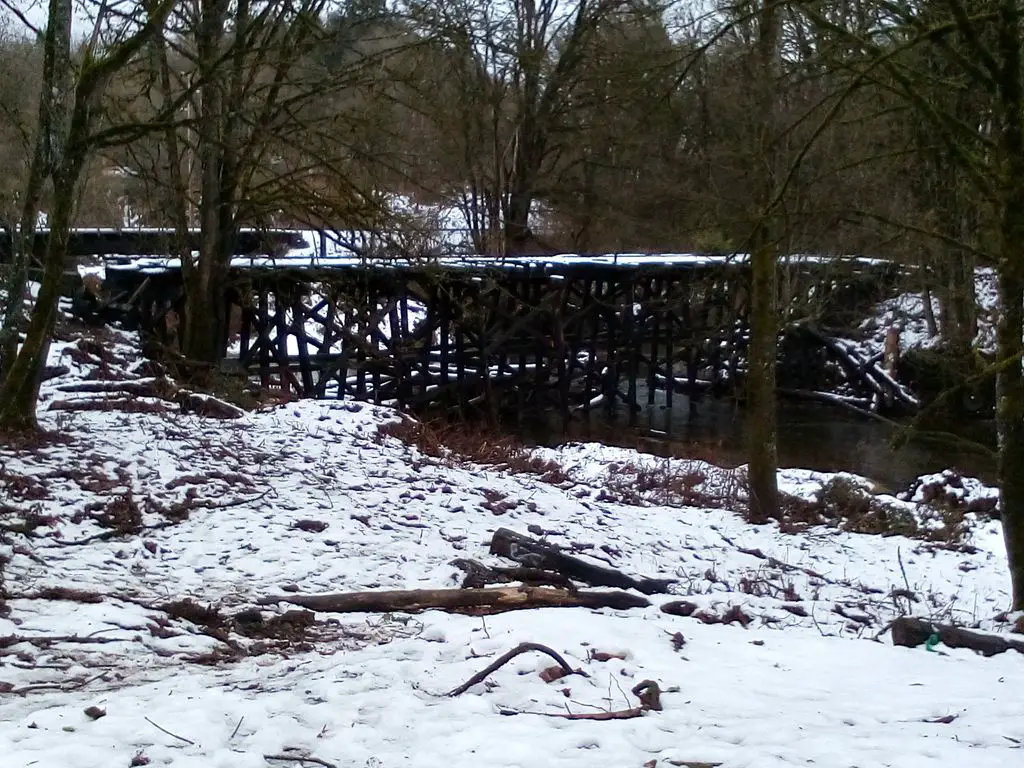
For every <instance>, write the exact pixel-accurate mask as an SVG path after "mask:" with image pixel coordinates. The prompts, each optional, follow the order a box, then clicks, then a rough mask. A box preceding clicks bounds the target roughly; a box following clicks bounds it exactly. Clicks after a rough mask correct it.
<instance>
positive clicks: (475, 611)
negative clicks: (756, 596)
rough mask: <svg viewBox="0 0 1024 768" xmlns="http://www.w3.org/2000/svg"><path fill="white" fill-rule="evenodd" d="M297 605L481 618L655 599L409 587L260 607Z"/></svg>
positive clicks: (265, 601)
mask: <svg viewBox="0 0 1024 768" xmlns="http://www.w3.org/2000/svg"><path fill="white" fill-rule="evenodd" d="M273 603H292V604H293V605H301V606H302V607H303V608H308V609H309V610H311V611H323V612H326V613H364V612H365V613H389V612H391V611H400V612H402V613H418V612H419V611H427V610H430V609H438V610H442V611H449V612H450V613H464V614H469V615H473V616H480V615H486V614H492V613H503V612H504V611H517V610H522V609H524V608H615V609H619V610H623V609H626V608H645V607H647V606H648V605H650V603H649V602H648V601H647V600H645V599H644V598H642V597H640V596H638V595H631V594H630V593H628V592H569V591H566V590H562V589H544V588H541V587H503V588H499V589H407V590H392V591H384V592H342V593H337V594H327V595H273V596H270V597H264V598H261V599H260V600H259V604H260V605H271V604H273Z"/></svg>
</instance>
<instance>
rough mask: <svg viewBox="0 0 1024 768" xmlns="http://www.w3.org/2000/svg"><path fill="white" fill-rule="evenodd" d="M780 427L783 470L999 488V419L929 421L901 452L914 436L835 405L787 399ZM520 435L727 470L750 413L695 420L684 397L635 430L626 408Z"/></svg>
mask: <svg viewBox="0 0 1024 768" xmlns="http://www.w3.org/2000/svg"><path fill="white" fill-rule="evenodd" d="M660 394H661V393H659V395H660ZM641 400H642V401H643V400H645V398H642V399H641ZM778 424H779V430H778V434H779V439H778V449H779V464H780V466H783V467H804V468H807V469H815V470H820V471H825V472H835V471H846V472H853V473H855V474H858V475H863V476H865V477H867V478H870V479H871V480H873V481H874V482H875V483H876V484H877V485H878V486H879V487H881V488H882V489H885V490H888V491H890V492H895V491H899V490H902V489H904V488H906V487H907V486H908V485H909V484H910V483H911V482H912V481H913V480H914V479H915V478H917V477H918V476H920V475H923V474H927V473H930V472H939V471H941V470H944V469H956V470H957V471H959V472H961V473H963V474H965V475H971V476H974V477H978V478H980V479H982V480H983V481H985V482H989V483H994V482H995V472H996V463H995V458H994V454H993V450H994V446H995V438H994V428H993V425H992V422H991V421H981V420H979V421H971V422H961V423H958V424H955V425H944V426H941V427H940V426H938V425H936V424H935V423H934V422H932V423H929V422H927V421H922V423H921V424H920V425H919V426H918V427H917V428H916V429H912V430H909V437H908V439H907V440H906V441H904V444H903V445H901V446H900V447H899V448H896V447H894V440H895V439H896V438H897V437H898V436H899V435H900V434H901V433H904V434H905V433H907V432H908V430H906V429H904V428H900V427H896V426H893V425H892V424H889V423H885V422H883V421H879V420H875V419H871V418H867V417H863V416H858V415H856V414H852V413H848V412H846V411H843V410H840V409H839V408H836V407H834V406H828V405H821V404H816V403H805V402H794V401H782V402H780V403H779V406H778ZM519 431H520V433H521V437H522V438H523V439H525V440H527V441H529V442H533V443H536V444H541V445H549V446H550V445H558V444H562V443H566V442H579V441H596V442H601V443H606V444H609V445H618V446H623V447H629V448H637V449H639V450H641V451H644V452H647V453H654V454H657V455H660V456H676V457H692V458H702V459H707V460H709V461H713V462H714V463H716V464H719V465H722V466H737V465H739V464H744V463H746V449H745V441H746V425H745V414H744V411H743V408H742V407H741V406H740V405H739V404H738V403H736V402H735V401H732V400H726V399H717V400H716V399H711V398H704V399H702V400H701V401H700V402H699V403H698V404H697V409H696V412H695V413H692V414H691V412H690V409H689V407H688V404H687V401H686V398H685V396H680V395H677V396H676V397H675V398H674V402H673V408H672V409H671V410H670V409H667V408H664V407H663V404H660V403H658V402H656V403H655V404H654V405H653V406H646V405H645V406H644V407H643V409H642V410H641V411H640V412H639V413H637V414H636V418H635V419H634V420H633V423H632V424H631V423H630V419H629V418H628V414H627V413H626V412H625V411H624V410H623V409H621V408H620V409H618V410H617V411H616V412H615V413H613V414H612V415H611V416H609V415H608V414H607V413H606V412H605V411H604V409H600V408H598V409H596V410H594V411H592V412H591V413H590V414H589V415H585V414H582V413H578V414H577V415H576V416H575V417H574V418H573V419H572V420H571V421H570V422H569V423H568V424H563V422H562V421H561V420H560V419H557V418H551V419H546V420H541V421H536V422H530V423H527V424H522V425H520V427H519Z"/></svg>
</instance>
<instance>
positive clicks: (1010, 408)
mask: <svg viewBox="0 0 1024 768" xmlns="http://www.w3.org/2000/svg"><path fill="white" fill-rule="evenodd" d="M1006 215H1007V217H1012V218H1019V219H1020V220H1021V221H1020V224H1019V225H1018V227H1017V229H1018V231H1020V232H1024V210H1021V209H1014V210H1010V211H1008V212H1007V214H1006ZM1020 243H1021V241H1020V240H1015V241H1014V242H1013V243H1012V244H1011V247H1014V248H1016V249H1019V248H1020ZM1020 258H1024V254H1022V255H1021V256H1020V257H1018V259H1020ZM1021 272H1022V269H1021V266H1020V261H1017V263H1016V264H1012V265H1005V266H1004V269H1003V271H1002V272H1001V274H1000V275H999V302H1000V305H1001V312H1000V318H999V326H998V328H997V331H996V343H997V355H998V359H999V361H1000V367H999V372H998V374H997V376H996V427H997V430H998V433H999V470H998V471H999V493H1000V497H999V500H1000V514H1001V518H1002V524H1003V538H1004V539H1005V541H1006V559H1007V562H1008V564H1009V567H1010V581H1011V584H1012V586H1013V610H1017V611H1019V610H1024V374H1022V372H1021V359H1022V353H1024V342H1022V341H1021V338H1022V334H1024V279H1022V277H1021Z"/></svg>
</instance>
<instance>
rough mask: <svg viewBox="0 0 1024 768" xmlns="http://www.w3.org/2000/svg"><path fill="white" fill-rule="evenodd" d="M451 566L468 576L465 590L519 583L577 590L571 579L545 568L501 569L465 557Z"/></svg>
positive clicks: (463, 586) (464, 585)
mask: <svg viewBox="0 0 1024 768" xmlns="http://www.w3.org/2000/svg"><path fill="white" fill-rule="evenodd" d="M449 565H454V566H455V567H456V568H458V569H459V570H460V571H462V572H464V573H465V574H466V577H465V578H464V579H463V580H462V588H463V589H470V588H479V587H486V586H487V585H488V584H509V583H511V582H513V581H519V582H522V583H523V584H526V585H527V586H531V587H558V588H559V589H568V590H569V591H570V592H572V591H575V590H576V585H575V584H573V583H572V581H571V580H570V579H569V577H567V576H563V575H562V574H560V573H557V572H555V571H545V570H544V569H543V568H526V567H524V566H518V567H515V568H501V567H498V566H489V565H484V564H483V563H481V562H480V561H478V560H471V559H468V558H463V557H459V558H456V559H454V560H452V561H451V562H450V563H449Z"/></svg>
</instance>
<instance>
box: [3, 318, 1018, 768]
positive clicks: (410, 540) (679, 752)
mask: <svg viewBox="0 0 1024 768" xmlns="http://www.w3.org/2000/svg"><path fill="white" fill-rule="evenodd" d="M102 333H103V338H102V339H99V340H97V339H89V338H85V337H83V336H82V333H81V330H80V329H76V328H74V327H67V328H65V329H64V330H63V331H62V340H61V341H59V342H58V343H57V344H56V345H55V347H54V349H53V358H52V360H51V363H52V364H53V365H54V366H55V367H54V368H53V370H52V371H51V374H53V378H51V379H49V380H48V381H47V382H46V383H45V385H44V391H43V404H42V417H43V422H44V425H45V426H46V427H47V428H48V429H49V430H51V431H52V433H53V439H51V440H50V441H48V442H44V443H41V444H39V445H35V446H21V447H19V448H11V447H5V448H3V449H0V483H2V491H0V492H2V494H3V498H2V499H0V501H2V502H3V504H4V512H3V523H4V531H5V532H4V539H5V541H4V543H3V544H2V545H0V547H2V549H0V552H2V554H3V557H4V567H3V571H4V582H3V584H4V588H5V592H6V599H5V600H4V602H3V611H2V615H0V639H2V641H3V642H0V686H2V688H0V690H3V691H5V693H3V694H2V698H0V739H2V741H3V743H4V744H5V745H6V751H5V760H6V762H5V764H6V765H13V766H28V765H39V766H46V767H48V766H56V765H60V766H82V767H83V768H96V767H98V766H104V767H105V766H110V765H145V764H165V765H173V766H178V767H179V768H181V767H184V768H191V767H192V766H195V767H196V768H198V767H199V766H203V768H206V767H207V766H211V765H223V766H231V768H246V767H247V766H264V765H282V764H288V762H291V764H297V763H301V758H303V757H305V758H316V760H318V761H320V762H319V763H318V764H320V765H326V764H330V765H336V766H343V765H345V766H347V765H353V766H360V767H362V766H367V767H369V766H376V767H378V768H383V767H385V766H387V767H389V768H390V766H396V765H405V766H416V767H417V768H418V767H420V766H422V767H423V768H426V767H427V766H435V765H440V764H445V765H447V766H455V767H456V768H462V767H463V766H464V767H465V768H470V767H471V766H472V767H473V768H475V767H476V766H479V765H488V766H494V767H495V768H505V767H508V768H512V766H518V765H524V764H531V765H551V766H565V767H566V768H576V766H579V767H580V768H583V766H586V767H587V768H595V767H596V768H603V767H605V766H607V768H621V767H622V766H636V767H637V768H639V767H640V766H643V765H651V764H652V763H651V761H655V763H654V764H655V765H671V764H682V763H681V762H680V761H703V762H709V763H721V764H723V765H725V766H742V765H750V766H755V765H756V766H770V765H806V764H808V763H809V762H811V761H813V763H814V764H815V765H818V766H848V765H850V764H871V765H878V764H884V763H888V764H892V765H901V766H904V765H936V766H941V765H950V764H959V763H960V762H966V763H967V764H970V765H978V766H987V765H991V766H997V765H1000V766H1001V765H1005V764H1007V763H1009V762H1012V761H1013V759H1015V757H1016V755H1017V754H1018V752H1019V749H1020V746H1021V744H1022V741H1024V732H1022V731H1021V726H1020V723H1021V722H1024V705H1022V703H1021V702H1020V697H1019V696H1017V695H1016V694H1015V692H1014V691H1013V690H1011V689H1008V688H1007V687H1006V686H1007V685H1008V682H1006V681H1011V680H1014V679H1017V678H1019V677H1020V675H1021V673H1022V672H1024V658H1022V657H1021V656H1019V655H1018V654H1013V653H1008V654H1003V655H1001V656H998V657H994V658H991V659H985V658H981V657H979V656H976V655H974V654H973V653H971V652H969V651H965V650H962V649H961V650H953V649H943V648H940V649H938V650H939V651H940V652H928V651H926V650H924V649H923V648H920V649H916V650H909V649H905V648H898V647H893V645H892V644H891V639H890V638H889V637H888V635H887V634H886V632H885V629H886V626H887V624H888V623H889V622H890V621H891V620H892V619H893V618H895V617H896V616H899V615H901V614H906V613H911V614H913V615H919V616H927V617H931V618H935V619H941V620H943V621H945V622H948V623H957V624H961V625H967V626H975V627H978V628H980V629H982V630H986V631H996V632H1008V631H1009V630H1010V628H1011V625H1012V620H1013V619H1014V618H1015V617H1011V616H1006V615H1005V613H1004V611H1005V608H1006V606H1007V605H1008V603H1009V596H1008V593H1007V585H1008V580H1007V577H1006V574H1005V567H1006V563H1005V556H1004V554H1003V552H1002V543H1001V538H1000V532H999V526H998V523H997V522H996V521H994V520H992V519H991V517H990V511H991V500H992V499H993V491H992V489H990V488H986V487H985V486H983V485H982V484H980V483H977V482H976V481H973V480H971V479H970V478H962V477H960V476H953V475H950V476H948V477H945V478H928V479H926V482H924V484H922V485H921V486H920V487H919V489H918V491H919V493H917V492H915V493H914V494H912V495H910V496H909V497H908V498H906V499H897V498H894V497H888V498H887V497H879V496H876V495H872V494H869V493H867V492H863V491H860V490H858V489H859V487H860V486H861V485H862V484H863V483H862V481H861V480H860V479H858V478H856V477H845V478H838V479H837V478H836V477H835V476H834V475H831V474H825V473H817V472H812V471H809V470H803V469H792V470H786V471H783V472H782V473H781V474H780V481H781V484H782V486H783V488H784V489H785V490H786V491H787V493H788V494H789V495H790V497H791V499H792V500H793V501H792V504H793V505H794V506H793V509H794V510H799V511H801V512H802V517H798V516H797V515H795V514H794V515H793V516H792V517H791V518H790V519H789V520H788V524H787V525H784V526H780V525H777V524H773V525H768V526H751V525H749V524H748V523H746V522H745V520H744V519H743V478H742V470H741V469H740V470H737V469H727V468H721V467H717V466H715V465H713V464H710V463H707V462H699V461H693V460H664V459H659V458H657V457H654V456H651V455H649V454H644V453H640V452H637V451H633V450H628V449H621V448H613V447H609V446H601V445H597V444H577V445H566V446H562V447H558V448H548V449H536V450H532V449H528V448H524V447H522V446H519V445H516V444H513V443H495V442H493V441H492V442H490V443H488V441H487V440H486V439H481V440H468V441H466V440H464V442H463V445H462V446H461V450H453V448H452V446H450V445H445V444H444V443H443V442H439V441H438V440H436V439H432V438H431V436H430V435H425V436H424V435H423V430H422V429H421V428H418V427H417V426H416V424H415V423H414V422H409V421H408V420H404V419H402V418H400V417H399V416H398V414H397V413H396V412H394V411H392V410H389V409H385V408H377V407H373V406H369V405H362V404H357V403H330V402H323V401H320V402H288V403H283V404H277V405H274V406H268V407H266V408H265V409H263V410H261V411H257V412H252V413H247V414H244V415H242V416H240V417H239V418H231V419H214V418H209V417H203V416H199V415H197V414H196V413H183V412H182V407H181V405H180V404H179V401H181V402H187V399H184V398H180V397H178V396H177V395H174V396H171V395H170V394H169V393H170V392H172V391H173V390H174V387H173V386H172V385H170V384H168V383H167V382H166V381H165V380H164V379H163V378H162V377H160V376H159V375H158V374H159V373H160V371H159V369H157V368H154V366H153V365H152V364H151V363H149V362H148V361H146V360H144V359H142V358H141V356H140V355H139V352H138V348H137V342H136V340H135V339H134V338H133V337H132V336H130V335H126V334H121V333H118V332H116V331H103V332H102ZM99 342H102V343H99ZM57 366H63V369H62V368H59V367H57ZM155 374H156V375H155ZM210 412H211V413H212V412H213V411H210ZM221 415H232V414H231V411H229V410H225V411H224V412H223V413H222V414H221ZM396 425H397V426H396ZM455 448H456V449H458V448H459V446H455ZM925 489H929V490H925ZM865 499H871V500H875V501H877V502H878V503H882V504H884V507H877V506H872V504H874V503H875V501H869V502H866V503H867V506H866V507H865V506H864V503H865V502H864V500H865ZM800 501H803V502H805V504H804V505H801V504H799V503H798V502H800ZM855 510H859V511H860V513H859V514H852V512H853V511H855ZM894 520H899V521H902V522H901V525H903V526H905V527H903V528H902V529H901V530H903V531H905V532H907V533H910V534H912V535H910V536H906V535H884V536H879V535H869V534H865V533H856V532H854V531H856V530H867V529H869V528H871V526H874V527H875V529H877V530H879V531H883V532H884V533H886V534H892V533H893V530H889V529H886V527H885V526H887V525H890V524H891V523H892V521H894ZM498 527H506V528H512V529H514V530H517V531H520V532H522V533H524V534H525V533H529V534H532V535H534V536H539V537H542V538H544V539H545V540H546V541H549V542H551V543H553V544H557V545H559V546H562V547H564V548H566V549H567V550H568V551H571V552H574V553H575V554H576V555H577V556H579V557H583V558H587V559H590V561H591V562H594V563H596V564H603V565H606V566H609V567H614V568H615V569H617V570H621V571H623V572H626V573H632V574H638V575H644V576H650V577H662V578H668V579H674V580H675V583H674V584H673V585H672V587H671V588H670V591H669V593H668V594H664V595H659V596H652V597H651V599H652V602H653V605H651V606H650V607H647V608H634V609H629V610H621V611H620V610H609V609H604V610H600V611H590V610H587V609H579V608H573V609H564V608H551V609H542V610H528V611H518V612H512V613H505V614H501V615H498V616H488V617H486V618H480V617H467V616H458V615H450V614H446V613H442V612H439V611H429V612H426V613H423V614H419V615H416V616H408V615H404V614H401V613H389V614H348V615H338V616H334V615H330V614H324V613H319V614H305V613H300V614H294V613H293V614H289V613H288V612H287V611H288V609H289V606H288V605H287V604H285V603H276V604H272V605H262V606H261V605H260V604H259V603H260V600H261V598H265V597H266V596H267V595H271V594H275V595H282V594H283V595H288V594H293V593H295V592H296V591H298V592H301V593H320V592H338V591H352V590H382V589H414V588H438V587H455V586H458V583H459V581H460V580H461V577H462V574H461V573H460V572H459V570H458V569H457V568H456V567H454V566H453V565H452V564H451V562H452V560H454V559H456V558H472V559H478V560H481V561H484V562H488V563H493V562H495V559H494V558H492V557H491V556H490V555H489V554H488V552H487V544H486V542H487V540H488V539H489V538H490V535H491V533H492V532H493V531H494V530H495V529H496V528H498ZM678 599H685V600H686V601H689V602H691V603H692V604H693V605H694V606H695V609H694V613H693V615H692V616H691V617H688V618H686V617H679V616H671V615H668V614H666V613H663V612H661V611H660V610H659V606H660V604H661V603H663V602H668V601H670V600H678ZM185 600H190V601H192V602H191V603H186V602H183V601H185ZM740 617H743V618H742V620H741V619H740ZM723 621H728V622H729V623H722V622H723ZM706 622H707V623H706ZM524 641H529V642H537V643H542V644H545V645H548V646H551V647H552V648H553V649H554V650H556V651H558V652H559V653H561V654H562V655H563V656H565V658H566V659H568V661H569V664H570V665H571V666H573V667H574V668H575V667H579V668H581V669H582V670H583V671H584V672H586V673H587V676H586V677H583V676H572V677H570V678H564V679H562V680H559V681H557V682H552V683H547V682H545V681H544V680H543V679H541V678H540V677H538V673H539V672H540V671H542V670H543V669H544V668H545V667H546V666H548V664H549V662H547V661H544V660H542V659H540V658H539V657H532V656H521V657H518V659H517V660H516V661H515V662H513V664H511V665H510V666H508V667H505V668H503V669H502V670H500V671H499V672H497V673H495V675H494V676H493V679H492V681H491V682H490V683H489V684H480V685H477V686H474V687H473V688H471V689H470V691H468V692H467V693H466V694H464V695H462V696H459V697H455V698H451V697H446V696H444V695H443V694H444V692H445V691H448V690H450V689H452V688H454V687H455V686H456V685H458V684H459V683H461V682H463V681H464V680H466V679H468V678H469V677H470V676H471V675H472V674H473V673H475V672H477V671H479V670H480V669H482V668H483V667H485V666H487V664H488V663H490V662H491V661H493V660H494V659H495V658H497V656H498V655H500V654H502V653H503V652H505V651H507V650H510V649H511V648H513V647H514V646H516V645H517V644H518V643H520V642H524ZM647 679H650V680H655V681H657V682H658V684H659V686H660V687H661V690H662V691H663V695H662V704H663V706H664V709H663V711H660V712H649V713H647V715H646V716H642V717H635V718H631V719H627V720H621V721H618V720H617V721H601V720H566V719H559V718H557V717H552V715H557V714H559V713H562V714H565V713H567V712H571V713H577V714H580V713H599V712H611V711H618V710H622V709H624V708H626V707H627V706H633V704H631V703H630V702H631V701H632V700H631V696H630V694H629V689H630V688H632V687H633V686H634V685H635V684H637V683H638V682H640V681H642V680H647ZM633 703H634V704H635V701H634V702H633ZM92 707H95V708H96V709H90V708H92ZM87 709H89V710H90V711H91V714H86V710H87ZM100 713H102V714H100ZM514 713H520V714H517V715H515V716H512V714H514ZM268 756H269V759H268ZM672 761H676V762H675V763H673V762H672Z"/></svg>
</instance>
